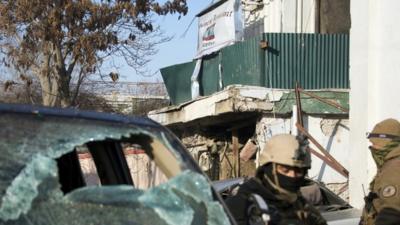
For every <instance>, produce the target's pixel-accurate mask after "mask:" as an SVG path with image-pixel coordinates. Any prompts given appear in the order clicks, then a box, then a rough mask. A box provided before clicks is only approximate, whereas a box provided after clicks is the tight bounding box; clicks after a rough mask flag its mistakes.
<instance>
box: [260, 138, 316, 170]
mask: <svg viewBox="0 0 400 225" xmlns="http://www.w3.org/2000/svg"><path fill="white" fill-rule="evenodd" d="M307 146H308V142H307V141H305V140H300V138H296V137H295V136H293V135H290V134H279V135H275V136H273V137H272V138H271V139H269V140H268V141H267V143H266V144H265V147H264V149H263V151H262V152H261V154H260V157H259V163H260V165H264V164H267V163H278V164H282V165H286V166H294V167H299V168H310V167H311V156H310V153H309V152H308V151H307V150H306V148H305V147H307Z"/></svg>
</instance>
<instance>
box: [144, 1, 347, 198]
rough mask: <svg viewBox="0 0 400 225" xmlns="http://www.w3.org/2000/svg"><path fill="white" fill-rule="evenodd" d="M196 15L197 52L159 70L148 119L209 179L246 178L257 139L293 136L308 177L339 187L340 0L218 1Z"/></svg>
mask: <svg viewBox="0 0 400 225" xmlns="http://www.w3.org/2000/svg"><path fill="white" fill-rule="evenodd" d="M346 2H347V3H346ZM333 9H334V10H336V11H335V12H334V11H332V10H333ZM333 12H334V13H333ZM197 16H198V18H199V35H198V46H197V55H196V57H195V59H194V60H193V61H191V62H187V63H183V64H178V65H172V66H170V67H166V68H163V69H161V74H162V76H163V80H164V83H165V85H166V87H167V90H168V94H169V97H170V100H171V103H172V105H171V106H168V107H165V108H162V109H159V110H155V111H152V112H150V113H149V114H148V115H149V117H150V118H152V119H154V120H156V121H158V122H160V123H161V124H163V125H166V126H167V127H168V128H170V129H171V130H172V131H173V132H174V133H175V134H176V135H177V136H178V137H179V138H180V139H181V140H182V142H183V143H184V144H185V146H186V147H187V148H188V149H189V151H190V152H191V154H192V156H193V157H194V158H195V159H196V160H197V161H198V163H199V164H200V166H201V168H202V169H203V170H204V171H205V172H207V174H208V175H209V176H210V178H211V179H213V180H219V179H226V178H232V177H241V176H252V175H253V174H254V171H255V168H256V166H257V155H258V154H259V152H260V151H261V150H262V149H263V146H264V144H265V142H266V140H268V139H269V138H270V137H271V136H272V135H275V134H280V133H291V134H298V133H302V134H304V135H306V136H309V140H310V142H311V149H312V153H313V164H312V169H311V170H310V172H309V176H310V177H311V178H313V179H315V180H318V181H321V182H324V183H326V184H331V185H332V187H333V188H334V189H335V191H336V193H340V194H342V193H343V192H344V191H345V190H346V189H347V182H348V171H347V169H346V168H345V165H348V163H349V162H348V159H349V158H348V156H349V155H348V151H347V149H348V142H349V140H348V136H349V128H348V123H349V120H348V117H349V114H348V112H349V72H348V68H349V60H348V57H349V51H348V49H349V35H348V31H349V27H350V14H349V3H348V1H335V3H331V2H328V1H306V0H304V1H296V2H294V1H268V0H264V1H238V0H225V1H224V0H221V1H218V2H216V3H214V4H212V5H211V6H209V7H208V8H206V9H205V10H203V11H202V12H200V13H199V14H198V15H197ZM335 21H336V22H335ZM343 21H344V22H343ZM296 84H297V85H296ZM296 86H297V88H296ZM345 197H346V196H345Z"/></svg>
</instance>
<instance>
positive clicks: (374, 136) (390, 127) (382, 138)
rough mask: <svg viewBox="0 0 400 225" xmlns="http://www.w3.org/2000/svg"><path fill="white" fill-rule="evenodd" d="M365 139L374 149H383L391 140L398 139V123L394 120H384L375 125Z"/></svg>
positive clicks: (399, 133) (399, 131) (399, 126)
mask: <svg viewBox="0 0 400 225" xmlns="http://www.w3.org/2000/svg"><path fill="white" fill-rule="evenodd" d="M367 138H368V139H369V141H370V142H371V143H372V144H373V145H374V146H376V147H378V148H379V147H380V148H383V147H385V146H386V145H387V144H389V143H390V142H391V141H392V140H393V139H400V123H399V121H397V120H395V119H386V120H383V121H381V122H379V123H377V124H376V125H375V127H374V129H372V131H371V133H369V134H368V136H367Z"/></svg>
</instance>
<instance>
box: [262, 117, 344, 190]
mask: <svg viewBox="0 0 400 225" xmlns="http://www.w3.org/2000/svg"><path fill="white" fill-rule="evenodd" d="M303 121H304V126H305V128H306V129H307V130H308V132H309V133H310V134H311V135H312V136H313V137H314V138H315V139H316V140H317V141H318V142H319V143H320V144H321V145H322V146H323V147H324V148H325V149H326V150H327V151H329V152H330V154H331V155H332V156H333V157H335V159H336V160H338V161H339V162H340V163H341V164H342V165H343V166H344V167H346V168H347V166H348V164H349V161H350V160H349V151H348V148H349V139H348V136H349V127H348V123H349V121H348V120H347V119H324V118H321V117H314V116H307V117H305V118H304V119H303ZM291 122H292V121H291V118H286V119H283V118H271V116H265V117H263V118H262V119H261V120H260V121H259V122H258V123H257V126H256V134H257V142H258V143H259V147H260V149H263V147H264V145H265V142H266V141H267V140H268V139H269V138H271V137H272V136H273V135H277V134H283V133H286V134H287V133H291ZM311 147H313V149H315V150H317V151H318V149H317V148H316V147H315V146H313V144H311ZM308 175H309V176H310V177H311V178H313V179H315V180H319V181H323V182H324V183H344V182H346V181H347V179H346V178H345V177H343V176H342V175H340V174H339V173H337V172H336V171H335V170H333V169H332V168H330V167H329V166H328V165H326V164H325V163H324V162H323V161H322V160H320V159H319V158H317V157H316V156H312V166H311V170H310V171H309V172H308Z"/></svg>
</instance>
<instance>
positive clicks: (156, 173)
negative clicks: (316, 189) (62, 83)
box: [0, 104, 234, 225]
mask: <svg viewBox="0 0 400 225" xmlns="http://www.w3.org/2000/svg"><path fill="white" fill-rule="evenodd" d="M0 114H1V115H0V127H1V129H0V176H1V179H0V224H6V225H14V224H15V225H16V224H18V225H24V224H26V225H32V224H40V225H43V224H49V225H54V224H59V225H63V224H65V225H67V224H68V225H69V224H76V225H80V224H114V225H115V224H121V225H122V224H130V225H135V224H162V225H164V224H165V225H175V224H196V225H197V224H199V225H200V224H210V225H212V224H234V222H233V220H232V217H231V216H229V212H228V211H227V210H226V208H225V207H224V205H223V202H222V200H221V198H220V197H219V195H218V193H216V192H215V190H214V189H213V188H212V185H211V183H210V181H209V180H208V179H207V178H206V177H205V175H204V174H203V173H202V172H201V170H200V168H199V167H198V165H197V164H196V163H195V162H194V161H193V159H192V158H191V156H190V155H189V154H188V153H187V151H186V150H185V148H184V147H183V146H182V144H181V143H180V142H179V141H178V139H177V138H176V137H175V136H174V135H173V134H172V133H171V132H170V131H169V130H167V129H165V128H164V127H162V126H160V125H159V124H157V123H155V122H153V121H151V120H149V119H146V118H138V117H125V116H120V115H112V114H105V113H95V112H83V111H78V110H74V109H55V108H46V107H35V106H27V105H7V104H3V105H2V104H0ZM142 156H146V157H147V158H146V159H147V161H145V164H146V166H137V165H136V167H135V165H132V164H134V163H132V162H136V163H142V164H143V162H144V161H143V160H142V159H143V157H142ZM128 161H131V162H130V163H129V162H128ZM143 165H144V164H143ZM139 169H140V170H139ZM141 172H142V174H138V173H141ZM154 177H158V178H155V179H153V178H154Z"/></svg>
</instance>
